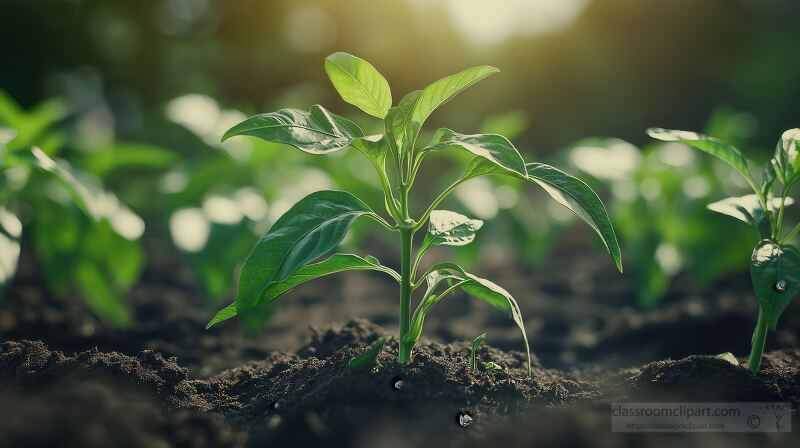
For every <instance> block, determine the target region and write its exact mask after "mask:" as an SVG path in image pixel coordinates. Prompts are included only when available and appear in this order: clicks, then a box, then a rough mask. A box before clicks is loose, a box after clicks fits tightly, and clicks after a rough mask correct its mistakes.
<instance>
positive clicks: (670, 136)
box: [647, 128, 753, 182]
mask: <svg viewBox="0 0 800 448" xmlns="http://www.w3.org/2000/svg"><path fill="white" fill-rule="evenodd" d="M647 134H648V135H649V136H650V137H653V138H654V139H657V140H662V141H665V142H680V143H684V144H686V145H689V146H691V147H693V148H696V149H699V150H700V151H703V152H707V153H709V154H711V155H713V156H715V157H717V158H719V159H721V160H723V161H724V162H726V163H728V164H729V165H731V166H732V167H734V168H736V170H737V171H738V172H739V173H740V174H741V175H742V176H744V177H745V179H747V180H748V181H749V182H752V181H753V178H752V177H751V176H750V169H749V168H748V166H747V159H745V157H744V156H743V155H742V153H741V152H739V150H738V149H736V148H735V147H734V146H733V145H729V144H727V143H725V142H723V141H721V140H718V139H715V138H713V137H708V136H705V135H703V134H698V133H696V132H689V131H676V130H670V129H661V128H650V129H648V130H647Z"/></svg>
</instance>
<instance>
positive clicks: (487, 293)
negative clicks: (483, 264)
mask: <svg viewBox="0 0 800 448" xmlns="http://www.w3.org/2000/svg"><path fill="white" fill-rule="evenodd" d="M462 272H463V271H462ZM463 274H464V276H465V277H466V279H467V280H468V281H467V282H466V283H463V284H462V285H461V289H463V290H464V292H466V293H467V294H469V295H471V296H473V297H475V298H478V299H481V300H483V301H485V302H488V303H489V304H490V305H492V306H493V307H495V308H497V309H498V310H500V311H505V312H506V313H508V315H509V316H510V317H511V319H513V320H514V323H516V324H517V327H518V328H519V331H520V332H521V333H522V339H523V341H524V343H525V353H526V355H527V356H528V374H529V375H530V373H531V348H530V345H528V334H527V333H526V332H525V323H524V322H523V321H522V311H520V309H519V305H518V304H517V301H516V300H514V297H512V296H511V294H509V292H508V291H506V290H505V289H503V288H501V287H500V286H498V285H497V284H495V283H493V282H491V281H489V280H486V279H484V278H480V277H478V276H475V275H472V274H470V273H468V272H463Z"/></svg>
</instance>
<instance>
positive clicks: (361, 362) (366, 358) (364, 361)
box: [347, 336, 386, 373]
mask: <svg viewBox="0 0 800 448" xmlns="http://www.w3.org/2000/svg"><path fill="white" fill-rule="evenodd" d="M385 343H386V339H385V338H384V337H383V336H381V337H379V338H378V340H377V341H375V343H374V344H372V345H371V346H370V347H369V348H368V349H366V350H365V351H364V353H361V354H360V355H358V356H354V357H353V358H351V359H350V362H348V363H347V369H348V370H350V371H351V372H353V373H358V372H361V371H363V370H366V369H368V368H370V367H372V366H373V364H375V359H376V358H377V357H378V354H380V352H381V349H382V348H383V345H384V344H385Z"/></svg>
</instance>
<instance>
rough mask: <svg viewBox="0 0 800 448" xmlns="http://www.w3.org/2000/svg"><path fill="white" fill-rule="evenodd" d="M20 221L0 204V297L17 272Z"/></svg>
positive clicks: (20, 231) (20, 234)
mask: <svg viewBox="0 0 800 448" xmlns="http://www.w3.org/2000/svg"><path fill="white" fill-rule="evenodd" d="M21 236H22V223H21V222H20V220H19V218H17V216H16V215H14V214H13V213H11V212H10V211H9V210H7V209H6V208H4V207H2V206H0V299H2V297H3V292H4V291H5V288H6V286H7V285H8V284H9V283H10V282H11V280H12V279H13V278H14V274H15V273H16V272H17V264H18V263H19V255H20V237H21Z"/></svg>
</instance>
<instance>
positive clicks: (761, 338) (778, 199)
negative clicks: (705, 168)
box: [647, 128, 800, 372]
mask: <svg viewBox="0 0 800 448" xmlns="http://www.w3.org/2000/svg"><path fill="white" fill-rule="evenodd" d="M647 132H648V134H650V136H651V137H653V138H655V139H658V140H663V141H668V142H680V143H683V144H686V145H688V146H691V147H693V148H695V149H698V150H700V151H703V152H706V153H708V154H711V155H712V156H715V157H717V158H719V159H720V160H722V161H724V162H725V163H727V164H728V165H730V166H732V167H733V168H734V169H736V171H738V172H739V174H740V175H741V176H742V177H743V178H744V180H745V181H746V182H747V184H748V185H749V186H750V188H751V189H752V190H753V194H748V195H745V196H740V197H733V198H728V199H724V200H722V201H718V202H715V203H713V204H710V205H709V206H708V208H709V209H711V210H712V211H715V212H717V213H722V214H724V215H728V216H731V217H733V218H736V219H738V220H740V221H743V222H745V223H747V224H749V225H750V226H751V227H753V229H754V230H755V232H756V234H757V235H758V237H759V239H760V241H758V243H756V247H755V248H754V249H753V253H752V255H751V256H750V279H751V281H752V283H753V289H754V290H755V292H756V297H757V298H758V304H759V308H758V321H757V322H756V328H755V331H753V338H752V339H751V347H750V358H749V360H748V362H747V366H748V368H749V369H750V370H751V371H753V372H758V369H759V367H760V366H761V357H762V354H763V353H764V343H765V341H766V339H767V330H772V331H775V329H776V326H777V324H778V319H779V318H780V317H781V314H783V312H784V311H785V310H786V307H788V306H789V303H790V302H791V301H792V299H793V298H794V296H795V295H797V293H798V292H800V250H798V249H797V247H795V246H794V245H792V244H789V243H790V242H791V241H792V238H793V237H794V236H795V235H797V233H798V232H800V224H795V226H794V227H792V228H791V229H790V230H789V231H788V232H785V231H784V230H786V229H787V228H788V226H784V225H783V218H784V210H785V209H786V207H787V206H789V205H791V204H792V203H794V200H793V199H792V198H791V197H789V193H790V190H791V189H792V187H793V186H794V185H795V184H797V182H798V181H800V156H799V155H800V129H790V130H788V131H786V132H784V133H783V135H782V136H781V139H780V140H778V144H777V145H776V147H775V154H774V155H773V157H772V159H770V160H769V161H767V163H766V164H765V166H764V168H763V170H762V171H761V172H762V175H761V178H760V179H756V178H754V177H753V175H752V174H751V173H750V165H751V163H750V161H748V160H747V158H745V156H744V154H742V153H741V151H739V150H738V149H737V148H735V147H734V146H733V145H730V144H728V143H725V142H723V141H721V140H718V139H715V138H713V137H707V136H705V135H701V134H697V133H694V132H686V131H670V130H667V129H659V128H653V129H649V130H648V131H647ZM779 184H780V187H781V188H780V189H778V188H777V186H778V185H779ZM727 356H730V358H732V359H733V360H734V361H735V358H734V357H733V355H731V354H730V353H725V354H722V355H719V356H717V357H718V358H721V359H726V360H728V361H731V359H729V358H728V357H727ZM731 362H732V363H733V361H731ZM737 364H738V363H737Z"/></svg>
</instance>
